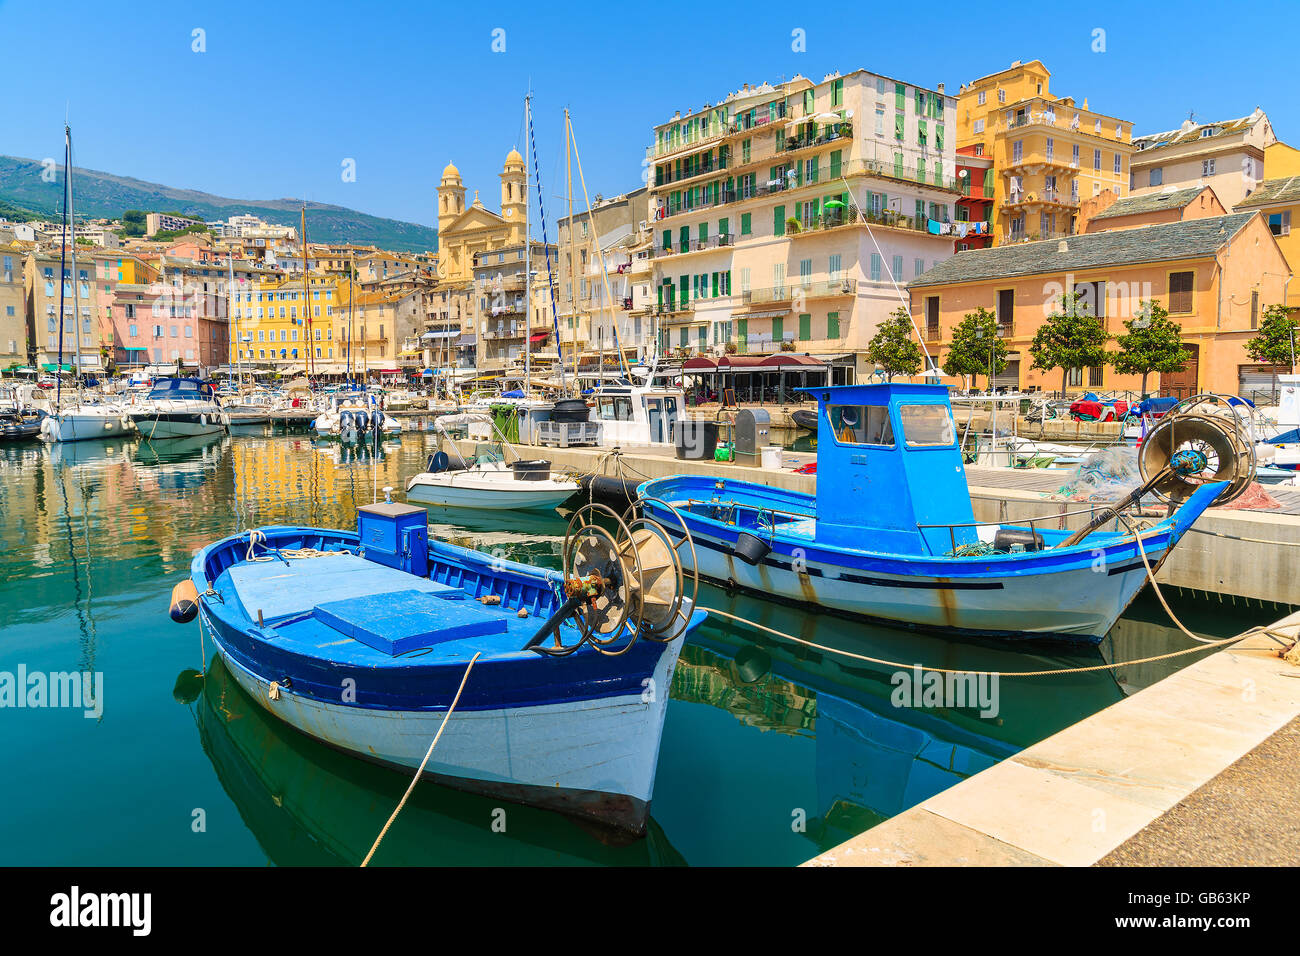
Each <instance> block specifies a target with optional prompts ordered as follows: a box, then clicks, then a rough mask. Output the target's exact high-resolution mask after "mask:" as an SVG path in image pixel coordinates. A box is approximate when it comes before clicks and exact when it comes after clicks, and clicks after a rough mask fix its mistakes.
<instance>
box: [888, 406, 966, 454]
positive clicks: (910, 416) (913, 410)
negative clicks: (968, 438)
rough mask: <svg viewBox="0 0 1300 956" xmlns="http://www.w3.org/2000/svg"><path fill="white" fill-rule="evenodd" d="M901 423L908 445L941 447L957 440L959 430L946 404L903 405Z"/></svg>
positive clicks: (904, 439)
mask: <svg viewBox="0 0 1300 956" xmlns="http://www.w3.org/2000/svg"><path fill="white" fill-rule="evenodd" d="M898 420H899V424H901V425H902V427H903V442H904V443H905V444H906V445H908V447H912V448H915V447H930V448H934V447H940V446H943V445H951V444H952V443H953V442H954V441H955V436H956V434H957V430H956V429H955V428H954V427H953V424H952V415H951V414H950V413H949V411H948V408H947V406H945V405H901V406H899V409H898Z"/></svg>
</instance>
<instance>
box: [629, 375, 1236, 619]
mask: <svg viewBox="0 0 1300 956" xmlns="http://www.w3.org/2000/svg"><path fill="white" fill-rule="evenodd" d="M809 391H811V392H812V393H813V394H815V395H816V397H817V399H818V440H817V457H818V474H817V493H816V494H815V495H808V494H803V493H799V492H794V491H785V490H781V489H776V488H770V487H767V486H765V485H759V484H755V483H752V482H747V481H739V480H732V479H729V478H728V479H715V478H710V477H684V476H678V477H671V478H661V479H656V480H651V481H646V482H643V483H642V484H641V485H640V486H639V488H638V492H639V494H640V496H641V499H642V503H643V506H644V509H645V514H646V515H647V516H648V517H650V518H659V517H663V516H664V515H665V513H666V505H672V506H673V507H674V508H675V509H676V511H678V512H680V513H681V515H682V517H683V518H684V522H685V524H686V526H687V527H688V528H689V531H690V534H691V535H692V536H693V538H694V545H695V547H694V549H693V551H692V552H690V554H693V555H695V557H696V562H697V564H696V569H697V570H698V572H699V573H700V575H702V576H704V577H706V578H711V579H714V580H716V581H719V582H724V583H727V584H729V585H732V586H738V587H741V588H744V589H748V590H751V591H755V592H760V593H762V594H765V595H768V596H771V597H773V598H777V599H783V600H793V601H798V602H801V603H803V604H806V605H811V606H814V607H820V608H825V609H829V610H834V611H839V612H845V613H848V614H853V615H857V616H862V617H865V618H870V619H874V620H878V621H881V622H884V623H888V624H895V625H904V626H909V627H917V628H923V629H931V630H941V631H945V632H959V633H965V634H971V635H986V636H998V637H1022V638H1064V639H1068V640H1075V641H1084V642H1090V643H1095V642H1098V641H1100V640H1101V638H1102V637H1103V636H1105V634H1106V632H1107V631H1108V630H1109V629H1110V627H1111V625H1112V624H1113V623H1114V622H1115V620H1116V619H1117V618H1118V617H1119V616H1120V615H1121V614H1122V613H1123V612H1124V609H1125V608H1126V607H1127V606H1128V604H1129V603H1130V602H1131V601H1132V600H1133V598H1134V597H1135V596H1136V595H1137V593H1138V592H1139V591H1140V590H1141V589H1142V586H1143V585H1144V584H1145V583H1146V580H1147V571H1146V568H1145V566H1144V564H1143V560H1142V555H1141V554H1140V553H1139V545H1138V542H1137V540H1136V538H1135V537H1134V535H1133V534H1130V533H1128V532H1127V530H1125V528H1123V527H1120V526H1119V522H1118V520H1116V519H1115V518H1114V514H1113V513H1103V515H1102V516H1101V518H1099V519H1098V520H1096V521H1094V522H1091V523H1090V524H1091V528H1090V530H1089V531H1088V532H1087V533H1086V537H1082V538H1081V537H1080V535H1079V533H1076V532H1071V531H1067V530H1058V529H1060V528H1061V527H1062V526H1063V522H1062V521H1061V520H1060V517H1061V516H1060V515H1052V516H1049V517H1047V518H1044V519H1043V520H1042V521H1034V522H1031V523H1030V524H1029V526H1025V527H1019V526H1001V525H997V524H982V523H979V522H976V520H975V516H974V513H973V509H972V505H971V499H970V493H969V490H968V488H967V485H966V474H965V468H964V466H963V464H962V457H961V453H960V450H959V448H958V445H957V441H956V429H955V428H954V426H953V420H952V410H951V407H950V405H949V402H948V393H947V388H946V387H945V386H938V385H912V384H881V385H852V386H839V387H831V388H821V389H810V390H809ZM1166 427H1167V426H1166ZM1179 428H1180V431H1179V432H1178V433H1177V434H1176V438H1177V440H1176V441H1173V442H1170V441H1165V442H1161V441H1155V442H1152V441H1150V440H1149V441H1148V447H1147V449H1146V451H1144V455H1146V456H1147V464H1148V465H1151V464H1153V463H1154V464H1155V467H1154V469H1153V471H1152V474H1153V477H1152V478H1151V479H1150V480H1149V481H1148V482H1147V484H1146V486H1144V488H1143V489H1139V491H1141V492H1152V491H1154V492H1156V493H1157V494H1162V495H1164V496H1165V497H1167V498H1169V499H1170V500H1171V501H1172V502H1173V503H1175V504H1177V503H1179V502H1181V506H1180V507H1177V509H1176V510H1174V511H1172V513H1171V514H1170V515H1169V516H1168V517H1167V518H1165V519H1164V520H1162V521H1159V522H1157V523H1155V524H1154V525H1152V526H1150V527H1148V528H1146V529H1145V530H1144V531H1141V532H1140V533H1141V539H1142V540H1141V547H1142V548H1144V549H1145V553H1146V556H1147V559H1148V560H1149V561H1150V563H1151V565H1152V567H1153V568H1157V567H1158V566H1159V564H1160V562H1161V561H1163V560H1164V558H1165V557H1166V556H1167V555H1168V553H1169V551H1170V550H1171V549H1172V548H1173V547H1174V546H1175V545H1176V544H1177V543H1178V540H1179V539H1180V538H1181V537H1182V535H1183V534H1184V533H1185V532H1186V531H1187V529H1188V527H1189V526H1190V525H1191V524H1192V522H1193V521H1195V520H1196V518H1197V517H1198V516H1199V515H1200V514H1201V512H1203V511H1204V510H1205V509H1206V508H1207V507H1208V506H1209V505H1210V503H1211V502H1212V501H1214V500H1215V498H1216V497H1218V496H1219V495H1220V493H1221V492H1223V491H1224V490H1225V489H1230V490H1229V493H1228V495H1225V497H1230V496H1231V495H1232V494H1233V493H1234V492H1235V493H1239V490H1241V489H1244V487H1245V485H1246V483H1248V481H1249V476H1247V477H1246V480H1245V481H1242V480H1241V478H1242V476H1240V475H1238V474H1237V473H1236V472H1235V471H1234V469H1235V468H1236V467H1237V465H1238V461H1237V459H1236V458H1235V457H1234V454H1233V451H1234V449H1235V448H1239V447H1240V446H1235V445H1233V444H1232V442H1231V441H1229V439H1228V437H1227V436H1225V435H1223V434H1221V433H1220V431H1219V430H1218V427H1217V426H1216V425H1214V424H1213V423H1205V422H1202V421H1199V420H1198V421H1197V422H1195V423H1191V424H1180V425H1179ZM1154 434H1155V433H1153V435H1154ZM1169 434H1170V433H1168V432H1166V433H1165V435H1166V436H1168V435H1169ZM1184 439H1186V440H1184ZM1206 445H1213V446H1214V448H1212V449H1208V451H1210V452H1214V454H1211V455H1210V459H1211V460H1213V461H1214V463H1215V464H1214V466H1213V467H1209V466H1208V465H1207V459H1206V452H1207V449H1206V448H1205V447H1202V446H1206ZM1161 454H1163V455H1164V458H1163V459H1160V458H1159V456H1160V455H1161ZM1180 456H1181V457H1180ZM1144 474H1146V472H1144ZM1224 477H1230V478H1231V479H1232V481H1231V483H1229V482H1226V481H1221V480H1215V479H1218V478H1224ZM1135 495H1137V497H1133V498H1132V501H1130V502H1126V503H1125V505H1124V506H1127V504H1131V503H1133V502H1136V501H1137V500H1139V499H1140V497H1141V495H1140V494H1138V493H1136V492H1135ZM1184 499H1185V500H1184ZM1124 506H1120V507H1119V508H1116V510H1122V507H1124ZM1092 510H1093V511H1094V512H1095V511H1097V507H1096V506H1094V508H1093V509H1092ZM1103 512H1105V509H1103ZM1102 519H1104V521H1103V520H1102ZM1111 521H1113V522H1114V524H1115V526H1116V530H1110V531H1103V530H1100V528H1101V525H1102V524H1103V523H1110V522H1111ZM668 530H669V531H670V533H673V534H678V533H680V532H678V531H677V529H676V527H674V526H672V525H669V528H668ZM687 556H688V557H689V556H690V555H689V554H688V555H687Z"/></svg>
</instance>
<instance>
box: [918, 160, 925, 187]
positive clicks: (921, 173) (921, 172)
mask: <svg viewBox="0 0 1300 956" xmlns="http://www.w3.org/2000/svg"><path fill="white" fill-rule="evenodd" d="M916 181H917V182H918V183H923V182H925V160H924V159H918V160H917V161H916Z"/></svg>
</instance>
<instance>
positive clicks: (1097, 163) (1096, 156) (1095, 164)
mask: <svg viewBox="0 0 1300 956" xmlns="http://www.w3.org/2000/svg"><path fill="white" fill-rule="evenodd" d="M1092 168H1093V169H1095V170H1097V171H1098V172H1101V150H1099V149H1094V150H1093V151H1092Z"/></svg>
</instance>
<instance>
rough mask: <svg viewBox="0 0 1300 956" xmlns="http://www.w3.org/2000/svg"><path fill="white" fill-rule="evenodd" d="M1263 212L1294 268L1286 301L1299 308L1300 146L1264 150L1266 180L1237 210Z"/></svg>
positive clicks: (1284, 146) (1240, 203)
mask: <svg viewBox="0 0 1300 956" xmlns="http://www.w3.org/2000/svg"><path fill="white" fill-rule="evenodd" d="M1255 211H1259V212H1262V213H1263V214H1264V221H1265V222H1267V223H1268V229H1269V232H1271V233H1273V237H1274V238H1275V239H1276V240H1277V244H1278V246H1279V248H1281V250H1282V255H1284V256H1286V261H1287V264H1288V265H1289V266H1290V267H1291V276H1290V277H1289V279H1288V282H1287V285H1286V290H1287V294H1286V304H1287V305H1288V306H1290V307H1292V308H1300V280H1297V279H1296V273H1297V271H1300V149H1295V148H1293V147H1291V146H1288V145H1286V143H1274V144H1273V145H1271V146H1268V147H1267V148H1265V150H1264V181H1263V182H1262V183H1260V184H1259V186H1258V188H1256V189H1255V191H1254V192H1252V193H1251V194H1250V195H1249V196H1247V197H1246V198H1245V199H1243V200H1242V201H1241V202H1239V203H1237V205H1236V206H1235V207H1234V212H1255Z"/></svg>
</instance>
